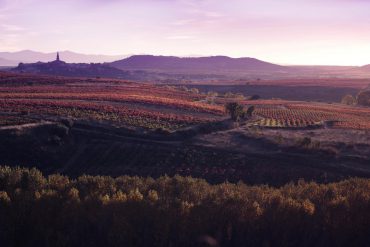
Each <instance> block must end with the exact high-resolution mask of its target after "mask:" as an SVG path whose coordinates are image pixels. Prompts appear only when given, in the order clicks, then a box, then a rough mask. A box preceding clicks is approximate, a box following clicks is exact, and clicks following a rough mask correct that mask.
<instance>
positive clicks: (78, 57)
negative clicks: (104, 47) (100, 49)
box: [0, 50, 127, 66]
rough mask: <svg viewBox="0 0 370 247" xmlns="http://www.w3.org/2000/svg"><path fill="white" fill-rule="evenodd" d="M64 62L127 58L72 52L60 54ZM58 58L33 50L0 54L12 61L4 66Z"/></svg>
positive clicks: (51, 54) (52, 54)
mask: <svg viewBox="0 0 370 247" xmlns="http://www.w3.org/2000/svg"><path fill="white" fill-rule="evenodd" d="M59 54H60V57H61V59H62V60H63V61H66V62H68V63H104V62H112V61H116V60H119V59H123V58H125V57H127V56H124V55H121V56H109V55H89V54H81V53H75V52H71V51H61V52H59ZM55 57H56V52H52V53H43V52H36V51H31V50H24V51H18V52H0V58H2V59H5V60H10V61H11V62H10V64H6V63H4V65H3V66H8V65H14V64H18V63H21V62H22V63H36V62H49V61H53V60H54V59H55Z"/></svg>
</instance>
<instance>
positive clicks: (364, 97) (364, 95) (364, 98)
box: [357, 90, 370, 106]
mask: <svg viewBox="0 0 370 247" xmlns="http://www.w3.org/2000/svg"><path fill="white" fill-rule="evenodd" d="M357 104H358V105H362V106H370V91H369V90H363V91H361V92H360V93H359V94H358V95H357Z"/></svg>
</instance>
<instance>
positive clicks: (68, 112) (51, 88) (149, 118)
mask: <svg viewBox="0 0 370 247" xmlns="http://www.w3.org/2000/svg"><path fill="white" fill-rule="evenodd" d="M2 78H3V79H2V81H1V80H0V85H1V82H2V83H3V84H6V85H5V86H2V87H0V109H1V112H2V113H8V114H9V113H13V114H16V113H19V114H21V115H26V116H33V117H38V118H42V117H43V116H49V117H50V116H58V117H69V118H77V119H85V120H94V121H100V122H101V121H103V122H107V123H110V124H114V125H119V126H133V127H141V128H148V129H156V128H164V129H169V130H171V129H177V128H180V127H186V126H188V125H192V124H199V123H206V122H210V121H215V120H217V119H220V118H222V117H223V115H224V111H223V108H222V107H221V106H213V105H209V104H205V103H202V102H201V100H202V98H204V96H202V95H198V94H192V93H188V92H181V91H179V90H175V89H172V88H168V87H158V86H154V85H150V84H138V83H130V82H125V81H109V80H101V81H99V82H95V83H96V84H94V83H92V82H91V81H89V80H83V79H77V80H76V81H73V80H70V79H66V81H63V80H62V79H60V78H52V77H49V80H50V83H49V84H48V85H44V81H43V79H45V78H42V79H41V85H34V86H25V85H24V84H28V83H27V80H28V77H25V76H20V80H19V81H17V80H15V79H14V77H13V76H9V77H8V78H7V77H6V76H3V77H2ZM4 78H5V79H4ZM6 78H7V79H6ZM29 79H30V80H34V78H32V77H31V78H29ZM45 80H46V79H45ZM4 81H6V83H4ZM14 81H15V82H16V83H18V85H16V86H11V87H10V86H8V85H9V83H10V82H14ZM53 84H54V85H53Z"/></svg>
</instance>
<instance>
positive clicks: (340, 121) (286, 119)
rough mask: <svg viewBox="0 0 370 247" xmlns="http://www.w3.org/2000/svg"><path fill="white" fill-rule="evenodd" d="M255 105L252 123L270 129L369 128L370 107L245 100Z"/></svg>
mask: <svg viewBox="0 0 370 247" xmlns="http://www.w3.org/2000/svg"><path fill="white" fill-rule="evenodd" d="M243 103H244V104H246V105H251V104H253V105H255V106H256V110H255V112H254V115H255V116H257V117H259V120H258V121H256V122H254V123H253V125H256V126H262V127H272V128H318V127H330V128H345V129H363V130H367V129H370V109H369V108H362V107H351V106H344V105H339V104H323V103H311V102H293V101H284V100H260V101H253V102H252V101H245V102H243Z"/></svg>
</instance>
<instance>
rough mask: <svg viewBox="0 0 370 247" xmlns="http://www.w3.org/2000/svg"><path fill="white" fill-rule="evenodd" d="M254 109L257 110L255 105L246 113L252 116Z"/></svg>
mask: <svg viewBox="0 0 370 247" xmlns="http://www.w3.org/2000/svg"><path fill="white" fill-rule="evenodd" d="M254 110H255V107H254V106H253V105H252V106H250V107H248V110H247V113H246V114H247V116H248V117H252V115H253V112H254Z"/></svg>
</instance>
